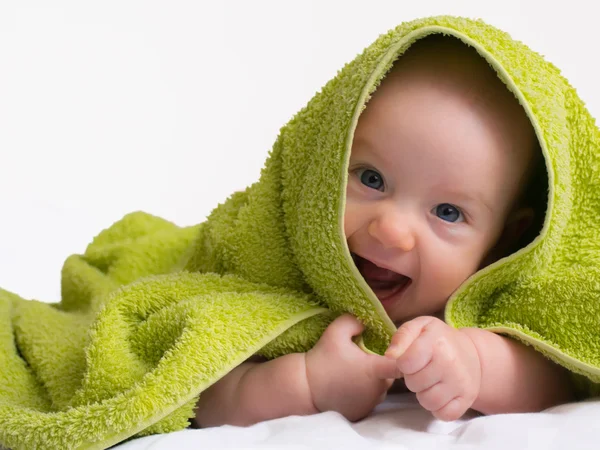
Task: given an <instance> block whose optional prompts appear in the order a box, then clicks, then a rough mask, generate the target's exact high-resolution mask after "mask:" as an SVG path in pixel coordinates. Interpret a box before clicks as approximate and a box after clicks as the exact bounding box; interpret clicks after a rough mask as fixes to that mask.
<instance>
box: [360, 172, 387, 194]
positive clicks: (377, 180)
mask: <svg viewBox="0 0 600 450" xmlns="http://www.w3.org/2000/svg"><path fill="white" fill-rule="evenodd" d="M360 182H361V183H362V184H364V185H365V186H368V187H370V188H371V189H377V190H378V191H380V190H381V189H383V177H382V176H381V175H380V174H379V173H378V172H376V171H374V170H372V169H365V170H363V171H362V173H361V174H360Z"/></svg>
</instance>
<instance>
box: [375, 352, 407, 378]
mask: <svg viewBox="0 0 600 450" xmlns="http://www.w3.org/2000/svg"><path fill="white" fill-rule="evenodd" d="M367 356H368V357H369V361H368V364H370V366H371V367H370V370H371V373H372V374H373V376H374V377H375V378H379V379H381V380H386V379H397V378H402V376H403V375H402V372H400V369H399V368H398V364H396V360H395V359H391V358H388V357H387V356H379V355H367Z"/></svg>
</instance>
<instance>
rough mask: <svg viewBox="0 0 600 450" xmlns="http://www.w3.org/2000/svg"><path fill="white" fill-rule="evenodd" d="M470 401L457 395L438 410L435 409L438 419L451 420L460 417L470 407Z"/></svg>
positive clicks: (434, 412)
mask: <svg viewBox="0 0 600 450" xmlns="http://www.w3.org/2000/svg"><path fill="white" fill-rule="evenodd" d="M469 407H470V406H469V403H468V402H467V401H466V399H464V398H463V397H455V398H453V399H452V400H450V401H449V402H448V403H446V405H444V406H443V407H442V408H440V409H438V410H437V411H433V416H434V417H435V418H436V419H440V420H445V421H451V420H458V419H460V418H461V417H462V416H463V415H464V413H466V412H467V410H468V409H469Z"/></svg>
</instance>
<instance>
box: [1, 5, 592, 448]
mask: <svg viewBox="0 0 600 450" xmlns="http://www.w3.org/2000/svg"><path fill="white" fill-rule="evenodd" d="M432 33H443V34H446V35H453V36H455V37H457V38H459V39H461V40H462V41H464V42H465V43H466V44H468V45H470V46H473V47H474V48H476V49H477V51H478V52H479V53H480V55H481V56H482V57H484V58H486V59H487V60H488V61H489V63H490V64H491V65H492V66H493V67H494V69H495V70H496V71H497V73H498V76H499V77H500V78H501V79H502V81H503V82H504V83H505V84H506V86H507V88H508V89H510V90H511V91H512V92H514V94H515V95H516V96H517V98H518V99H519V101H520V102H521V104H522V106H523V108H524V110H525V111H526V113H527V114H528V116H529V117H530V119H531V122H532V123H533V125H534V128H535V131H536V132H537V136H538V138H539V141H540V145H541V148H542V151H543V154H544V156H545V159H546V162H547V167H548V174H549V180H550V191H549V199H548V212H547V216H546V220H545V222H544V224H543V229H542V231H541V234H540V236H539V237H538V238H536V239H535V240H534V241H533V242H532V243H531V244H530V245H528V246H527V247H525V248H523V249H521V250H520V251H518V252H517V253H515V254H514V255H512V256H510V257H508V258H505V259H503V260H500V261H499V262H497V263H495V264H493V265H491V266H489V267H487V268H486V269H484V270H482V271H481V272H479V273H478V274H476V275H475V276H473V277H471V278H470V279H469V280H468V281H467V282H465V283H464V285H463V286H462V287H461V289H459V291H458V292H457V293H456V294H455V295H454V296H453V297H452V299H451V301H450V302H449V305H448V308H447V310H446V318H447V321H448V322H449V323H450V324H452V325H453V326H457V327H465V326H478V327H482V328H486V329H489V330H492V331H495V332H500V333H506V334H508V335H512V336H515V337H516V338H518V339H521V340H522V341H524V342H527V343H529V344H531V345H533V346H534V347H535V348H536V349H538V350H539V351H542V352H544V353H545V354H546V355H548V356H549V357H550V358H552V359H554V360H555V361H557V362H558V363H560V364H562V365H564V366H566V367H568V368H569V369H571V371H572V372H573V373H574V374H579V375H580V376H581V379H583V380H589V381H590V383H591V382H592V381H593V382H598V381H600V326H599V325H600V306H599V305H600V302H598V298H599V296H600V276H599V272H600V269H599V267H600V227H598V223H599V221H600V195H599V192H600V191H599V189H600V186H599V184H600V165H599V157H598V143H599V142H600V135H599V132H598V129H597V128H596V127H595V125H594V120H593V119H592V118H591V116H590V115H589V113H588V112H587V110H586V108H585V107H584V104H583V102H582V101H581V100H580V99H579V98H578V96H577V94H576V92H575V90H574V89H573V88H572V87H571V86H570V85H569V84H568V82H567V81H566V80H565V79H564V78H563V77H562V76H561V75H560V73H559V71H558V69H556V67H554V66H553V65H552V64H550V63H548V62H546V61H544V59H543V58H542V57H541V56H540V55H538V54H536V53H534V52H533V51H531V50H530V49H528V48H527V47H526V46H525V45H524V44H522V43H520V42H516V41H514V40H512V39H511V38H510V37H509V36H508V35H507V34H505V33H503V32H502V31H499V30H497V29H495V28H493V27H491V26H488V25H486V24H485V23H483V22H481V21H474V20H468V19H463V18H454V17H447V16H442V17H433V18H426V19H422V20H416V21H412V22H407V23H404V24H402V25H400V26H399V27H397V28H396V29H394V30H392V31H390V32H388V33H387V34H385V35H382V36H380V37H379V38H378V39H377V40H376V41H375V42H374V43H373V44H372V45H371V46H370V47H368V48H366V49H365V50H364V51H363V52H362V53H361V54H360V55H358V56H357V57H356V58H355V59H354V60H353V61H352V62H350V63H349V64H347V65H346V66H344V67H343V69H342V70H341V71H340V72H339V73H338V74H337V76H336V77H335V78H334V79H332V80H331V81H329V82H328V83H327V84H326V85H325V86H324V87H323V89H322V90H321V91H320V92H319V93H317V94H316V95H315V96H314V98H313V99H311V100H310V102H309V103H308V105H307V106H306V107H305V108H303V109H302V110H301V111H300V112H299V113H298V114H297V115H296V116H294V117H293V118H292V120H290V122H289V123H288V124H287V125H286V126H284V127H283V128H282V129H281V131H280V134H279V136H278V138H277V140H276V142H275V144H274V147H273V149H272V151H271V153H270V155H269V158H268V160H267V162H266V165H265V167H264V169H263V171H262V173H261V176H260V179H259V181H258V182H257V183H255V184H253V185H252V186H250V187H249V188H247V189H246V190H245V191H244V192H241V193H236V194H234V195H232V196H231V197H230V198H229V199H227V201H226V202H224V203H223V204H221V205H219V206H218V207H217V208H216V209H215V210H214V211H213V212H212V213H211V215H210V217H209V218H208V219H207V220H206V221H205V222H204V223H202V224H200V225H198V226H193V227H188V228H180V227H178V226H176V225H174V224H172V223H170V222H168V221H165V220H163V219H160V218H157V217H154V216H151V215H148V214H144V213H141V212H138V213H133V214H130V215H127V216H126V217H124V218H123V219H122V220H120V221H119V222H117V223H115V224H114V225H112V226H111V227H110V228H108V229H106V230H104V231H102V232H101V233H100V234H99V235H98V236H97V237H96V238H95V239H94V240H93V242H92V243H91V244H90V245H89V246H88V248H87V249H86V251H85V253H84V254H83V255H74V256H71V257H69V258H68V259H67V260H66V262H65V264H64V268H63V271H62V299H61V302H60V303H57V304H47V303H41V302H37V301H25V300H23V299H21V298H20V297H18V296H17V295H15V294H12V293H9V292H6V291H0V320H1V321H2V323H1V324H0V368H1V370H0V443H1V444H2V445H4V446H6V447H9V448H15V449H19V448H28V449H31V448H106V447H108V446H111V445H113V444H115V443H118V442H120V441H122V440H124V439H127V438H129V437H131V436H139V435H144V434H151V433H162V432H169V431H174V430H179V429H182V428H184V427H186V426H187V425H188V423H189V418H191V417H192V416H193V408H194V405H195V403H196V401H197V399H198V397H199V395H201V392H202V391H203V390H204V389H206V388H207V387H208V386H210V385H211V384H212V383H214V382H215V381H216V380H218V379H219V378H220V377H222V376H223V375H224V374H226V373H227V372H228V371H229V370H231V369H232V368H233V367H235V366H236V365H238V364H240V363H241V362H242V361H244V360H245V359H247V358H248V357H250V356H251V355H253V354H257V353H258V354H261V355H264V356H266V357H269V358H272V357H276V356H278V355H282V354H285V353H289V352H295V351H304V350H307V349H309V348H310V347H311V346H312V345H313V344H314V343H315V342H316V340H317V339H318V338H319V336H320V334H321V333H322V331H323V330H324V328H325V327H326V326H327V324H328V323H329V322H330V321H331V320H332V319H333V318H334V317H335V316H337V315H339V314H340V313H342V312H345V311H349V312H351V313H353V314H355V315H356V316H357V317H359V318H360V319H361V320H362V321H363V322H365V324H366V325H367V330H366V332H365V333H364V336H363V338H364V341H363V345H364V348H365V350H366V351H369V350H370V351H374V352H378V353H382V352H383V351H384V350H385V348H386V347H387V343H388V341H389V338H390V336H391V335H392V334H393V332H394V331H395V326H394V325H393V323H392V322H391V321H390V319H389V318H388V317H387V315H386V314H385V312H384V310H383V308H382V307H381V305H380V304H379V302H378V300H377V299H376V297H375V296H374V294H373V292H372V291H371V290H370V289H369V287H368V286H367V284H366V283H365V282H364V280H363V279H362V277H361V276H360V274H359V272H358V270H357V269H356V267H355V266H354V263H353V261H352V258H351V256H350V253H349V251H348V247H347V245H346V242H345V239H344V236H343V228H342V217H343V209H344V200H345V187H346V177H347V165H348V157H349V149H350V147H351V142H352V137H353V133H354V129H355V127H356V123H357V120H358V117H359V114H360V113H361V111H362V110H363V108H364V106H365V104H366V102H367V100H368V98H369V95H370V94H371V93H372V92H373V91H374V90H375V89H376V87H377V85H378V83H379V82H380V81H381V80H382V78H383V77H384V76H385V74H386V72H387V70H388V69H389V68H390V67H391V65H392V63H393V62H394V61H395V60H396V59H397V58H398V57H399V56H401V55H402V53H403V52H405V51H406V49H407V48H408V47H409V46H410V45H411V44H412V43H414V42H415V41H416V40H417V39H420V38H423V37H425V36H427V35H429V34H432ZM32 281H33V280H32Z"/></svg>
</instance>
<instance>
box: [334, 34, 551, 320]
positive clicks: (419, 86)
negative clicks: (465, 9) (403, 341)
mask: <svg viewBox="0 0 600 450" xmlns="http://www.w3.org/2000/svg"><path fill="white" fill-rule="evenodd" d="M541 162H543V161H542V159H541V152H540V150H539V147H538V144H537V138H536V136H535V133H534V130H533V128H532V126H531V123H530V121H529V119H528V118H527V116H526V115H525V112H524V110H523V108H522V107H521V106H520V105H519V103H518V102H517V100H516V99H515V97H514V95H513V94H512V93H510V92H509V91H508V89H507V88H506V86H505V85H504V84H503V83H502V82H501V81H500V80H499V79H498V77H497V75H496V73H495V72H494V71H493V70H492V69H491V67H490V66H489V64H488V63H487V62H486V61H485V60H484V59H483V58H482V57H481V56H479V55H478V54H477V53H476V52H475V50H474V49H471V48H469V47H467V46H466V45H465V44H463V43H461V42H460V41H458V40H457V39H455V38H451V37H443V36H441V35H440V36H431V37H428V38H425V39H423V40H421V41H419V42H417V43H415V44H414V45H413V46H412V47H411V48H410V49H409V50H408V51H407V52H406V53H405V54H404V55H403V56H402V57H401V58H400V59H399V60H398V62H397V63H396V64H395V65H394V67H393V69H392V70H391V71H390V72H389V73H388V75H387V76H386V78H385V79H384V81H383V82H382V83H381V85H380V86H379V87H378V89H377V90H376V91H375V93H374V94H373V97H372V98H371V100H370V101H369V103H368V105H367V108H366V109H365V111H364V112H363V114H362V115H361V116H360V118H359V121H358V124H357V128H356V131H355V135H354V141H353V145H352V153H351V156H350V165H349V175H348V187H347V197H346V211H345V216H344V229H345V234H346V238H347V242H348V246H349V248H350V251H351V253H352V254H353V257H354V260H355V262H356V265H357V267H358V269H359V270H360V272H361V274H362V275H363V277H364V278H365V280H366V281H367V283H368V284H369V286H370V287H371V289H372V290H373V292H374V293H375V294H376V295H377V297H378V298H379V299H380V301H381V302H382V304H383V306H384V308H385V310H386V312H387V313H388V315H389V316H390V318H391V319H392V320H393V321H394V322H403V321H405V320H408V319H410V318H413V317H417V316H420V315H430V314H437V313H439V312H440V311H441V310H443V308H444V306H445V304H446V302H447V300H448V298H449V297H450V295H451V294H452V293H453V292H454V291H455V290H456V289H457V288H458V287H459V286H460V285H461V284H462V283H463V282H464V281H465V280H466V279H467V278H468V277H470V276H471V275H472V274H474V273H475V272H476V271H477V270H478V269H480V268H481V267H483V266H485V265H487V264H490V263H491V262H493V261H494V260H496V259H498V258H500V257H502V256H505V255H506V253H507V252H508V251H510V250H511V249H513V247H514V245H515V243H516V242H517V240H518V239H519V238H520V237H521V235H522V233H523V232H524V231H525V229H527V227H528V226H530V224H531V222H532V219H533V209H532V208H531V207H529V206H527V205H526V204H524V202H523V198H524V195H523V194H524V192H525V190H526V185H527V181H528V180H529V179H530V177H531V174H532V172H533V170H534V168H535V167H536V165H539V164H540V163H541Z"/></svg>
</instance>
